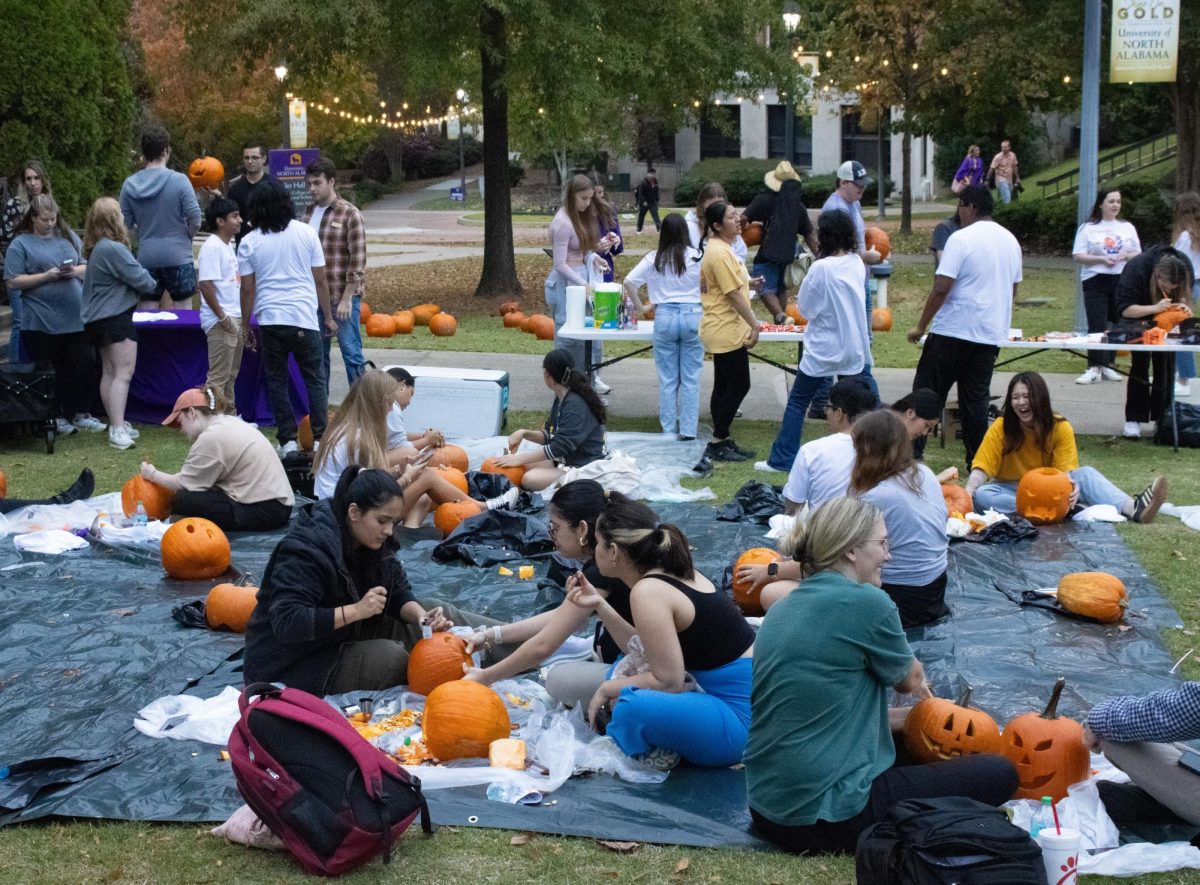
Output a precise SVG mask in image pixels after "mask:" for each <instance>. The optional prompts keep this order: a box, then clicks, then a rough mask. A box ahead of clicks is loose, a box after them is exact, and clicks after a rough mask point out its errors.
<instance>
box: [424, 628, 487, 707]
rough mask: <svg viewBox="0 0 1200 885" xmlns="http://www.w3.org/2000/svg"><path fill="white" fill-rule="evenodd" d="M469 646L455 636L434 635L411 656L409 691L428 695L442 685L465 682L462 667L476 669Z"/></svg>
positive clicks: (447, 634) (449, 634)
mask: <svg viewBox="0 0 1200 885" xmlns="http://www.w3.org/2000/svg"><path fill="white" fill-rule="evenodd" d="M473 664H474V662H473V661H472V660H471V656H470V655H469V654H467V643H466V642H465V641H464V640H463V639H462V637H460V636H455V635H454V634H453V633H434V634H433V635H432V636H430V637H429V638H428V639H422V640H421V641H420V642H418V643H417V644H416V645H414V646H413V649H412V651H411V652H409V653H408V687H409V688H411V689H412V690H413V691H415V692H416V693H417V694H423V695H428V694H429V693H430V692H431V691H433V690H434V689H435V688H437V687H438V686H439V685H441V684H442V683H443V682H453V681H454V680H455V679H462V678H463V673H465V672H466V671H465V670H464V669H463V667H470V666H473Z"/></svg>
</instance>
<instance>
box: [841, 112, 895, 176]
mask: <svg viewBox="0 0 1200 885" xmlns="http://www.w3.org/2000/svg"><path fill="white" fill-rule="evenodd" d="M881 116H882V118H883V119H882V120H880V117H881ZM881 122H882V124H883V131H884V141H883V164H882V167H881V166H880V162H879V125H880V123H881ZM890 122H891V111H890V110H888V111H885V112H884V113H883V114H882V115H880V114H879V113H877V112H876V111H873V110H872V111H863V110H862V109H861V108H860V107H858V106H857V105H843V106H842V162H845V161H846V160H858V162H860V163H862V164H863V165H864V166H866V167H867V171H869V172H874V173H876V174H879V173H880V170H881V168H882V174H883V175H886V176H890V175H891V174H892V152H891V150H890V143H889V141H888V139H887V137H886V136H887V132H888V128H889V123H890Z"/></svg>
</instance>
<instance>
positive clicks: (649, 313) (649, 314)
mask: <svg viewBox="0 0 1200 885" xmlns="http://www.w3.org/2000/svg"><path fill="white" fill-rule="evenodd" d="M642 319H644V320H653V319H654V305H653V304H651V305H650V306H649V307H647V308H646V310H645V311H644V312H643V313H642Z"/></svg>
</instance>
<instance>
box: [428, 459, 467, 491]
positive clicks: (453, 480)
mask: <svg viewBox="0 0 1200 885" xmlns="http://www.w3.org/2000/svg"><path fill="white" fill-rule="evenodd" d="M433 470H434V472H435V473H436V474H437V475H438V476H440V477H441V478H442V479H444V480H446V482H448V483H450V485H452V486H454V487H455V488H456V489H458V490H459V491H460V492H462V493H463V494H464V495H465V494H467V475H466V474H465V473H463V472H462V471H461V470H459V469H458V468H457V467H451V466H450V465H449V464H439V465H438V466H437V467H434V468H433Z"/></svg>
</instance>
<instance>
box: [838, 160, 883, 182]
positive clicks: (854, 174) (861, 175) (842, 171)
mask: <svg viewBox="0 0 1200 885" xmlns="http://www.w3.org/2000/svg"><path fill="white" fill-rule="evenodd" d="M837 177H838V181H853V182H854V183H855V184H859V185H862V186H863V187H870V186H871V185H872V184H874V183H875V179H874V178H872V177H871V176H869V175H867V167H866V166H864V165H863V164H862V163H860V162H858V160H847V161H846V162H845V163H843V164H842V165H841V166H838V171H837Z"/></svg>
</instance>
